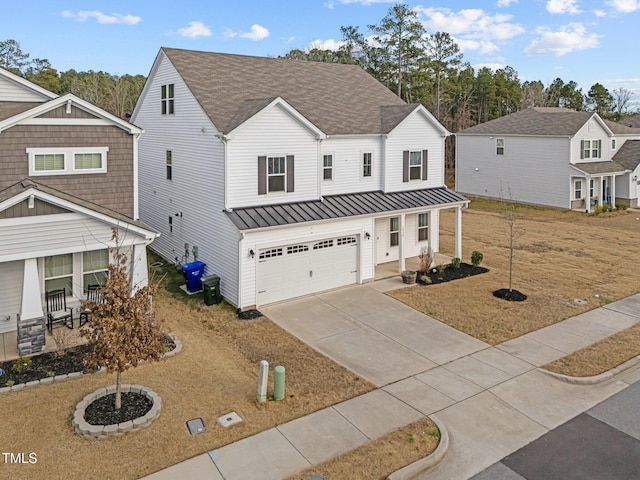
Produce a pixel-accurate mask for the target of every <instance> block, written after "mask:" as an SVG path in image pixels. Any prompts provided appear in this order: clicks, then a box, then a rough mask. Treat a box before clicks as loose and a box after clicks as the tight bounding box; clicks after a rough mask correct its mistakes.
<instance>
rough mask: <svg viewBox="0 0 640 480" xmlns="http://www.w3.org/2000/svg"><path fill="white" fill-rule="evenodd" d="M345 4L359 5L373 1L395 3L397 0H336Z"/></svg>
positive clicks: (373, 2) (369, 3)
mask: <svg viewBox="0 0 640 480" xmlns="http://www.w3.org/2000/svg"><path fill="white" fill-rule="evenodd" d="M338 1H339V2H340V3H344V4H346V5H349V4H352V3H357V4H359V5H373V4H375V3H396V2H397V1H398V0H338Z"/></svg>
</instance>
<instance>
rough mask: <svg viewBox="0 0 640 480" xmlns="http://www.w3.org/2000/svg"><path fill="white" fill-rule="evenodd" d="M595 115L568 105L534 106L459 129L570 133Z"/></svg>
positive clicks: (494, 132) (497, 132)
mask: <svg viewBox="0 0 640 480" xmlns="http://www.w3.org/2000/svg"><path fill="white" fill-rule="evenodd" d="M593 115H594V113H593V112H577V111H575V110H570V109H568V108H556V107H533V108H527V109H526V110H520V111H519V112H516V113H512V114H511V115H505V116H504V117H500V118H496V119H495V120H490V121H488V122H485V123H481V124H479V125H475V126H473V127H470V128H467V129H465V130H462V131H461V132H458V135H460V134H463V135H464V134H469V135H471V134H485V135H551V136H573V135H575V134H576V133H577V132H578V130H580V128H581V127H582V126H583V125H584V124H585V123H586V122H587V120H589V119H590V118H591V117H592V116H593Z"/></svg>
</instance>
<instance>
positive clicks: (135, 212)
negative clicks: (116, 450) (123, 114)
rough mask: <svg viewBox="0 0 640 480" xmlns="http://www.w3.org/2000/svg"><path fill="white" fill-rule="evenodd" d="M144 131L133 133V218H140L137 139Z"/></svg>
mask: <svg viewBox="0 0 640 480" xmlns="http://www.w3.org/2000/svg"><path fill="white" fill-rule="evenodd" d="M143 133H144V130H143V131H142V132H141V133H135V134H134V135H133V219H134V220H140V218H139V214H140V211H139V205H138V203H139V200H140V194H139V187H138V141H139V140H140V136H141V135H142V134H143Z"/></svg>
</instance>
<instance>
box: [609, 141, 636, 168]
mask: <svg viewBox="0 0 640 480" xmlns="http://www.w3.org/2000/svg"><path fill="white" fill-rule="evenodd" d="M613 161H614V162H616V163H617V164H618V165H620V166H622V167H623V168H625V169H626V170H635V169H636V167H637V166H638V165H640V140H627V141H626V142H624V145H622V147H620V150H618V153H616V155H615V156H614V157H613Z"/></svg>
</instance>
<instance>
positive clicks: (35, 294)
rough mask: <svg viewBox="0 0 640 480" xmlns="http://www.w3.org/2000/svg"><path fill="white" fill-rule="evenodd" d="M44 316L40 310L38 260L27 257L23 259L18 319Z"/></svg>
mask: <svg viewBox="0 0 640 480" xmlns="http://www.w3.org/2000/svg"><path fill="white" fill-rule="evenodd" d="M42 317H44V312H43V311H42V292H41V291H40V277H39V275H38V260H37V259H35V258H28V259H26V260H25V261H24V275H23V276H22V303H21V305H20V321H23V320H31V319H33V318H42Z"/></svg>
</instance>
